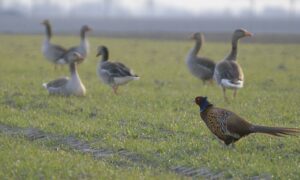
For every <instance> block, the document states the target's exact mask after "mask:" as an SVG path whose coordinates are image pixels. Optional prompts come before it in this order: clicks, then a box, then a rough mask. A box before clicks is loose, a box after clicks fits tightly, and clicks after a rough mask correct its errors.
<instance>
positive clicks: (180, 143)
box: [0, 35, 300, 179]
mask: <svg viewBox="0 0 300 180" xmlns="http://www.w3.org/2000/svg"><path fill="white" fill-rule="evenodd" d="M0 39H1V48H0V55H1V56H0V57H1V66H0V119H1V120H0V122H1V123H3V124H7V125H11V126H18V127H35V128H38V129H41V130H43V131H45V132H49V133H55V134H59V135H62V136H69V135H72V136H75V137H77V138H78V139H82V140H86V141H88V142H94V143H93V146H95V147H96V148H112V149H115V150H118V149H121V148H125V149H127V150H129V151H131V152H135V153H138V154H141V155H142V156H143V157H144V158H145V159H151V160H153V161H154V162H155V163H156V164H157V166H156V167H151V166H149V167H146V168H141V167H140V165H139V164H138V163H137V164H135V165H134V166H132V167H126V166H125V167H122V166H117V165H114V163H110V162H108V161H105V160H95V159H93V158H92V157H91V156H90V155H87V154H81V153H78V152H74V151H69V150H67V149H63V150H59V151H55V150H53V149H52V148H51V147H49V146H47V145H45V144H43V143H42V142H32V141H28V140H25V139H23V138H20V137H12V136H8V135H5V134H1V135H0V144H1V146H0V147H1V152H0V159H1V160H0V163H1V167H5V168H1V170H0V178H1V179H4V178H6V179H11V178H14V179H18V178H21V179H22V178H24V177H25V178H27V179H41V178H46V179H49V178H54V179H65V178H76V179H84V178H94V179H98V178H99V177H102V178H103V179H108V178H111V179H123V178H127V179H131V178H132V179H144V178H146V179H148V178H154V179H174V178H176V177H177V178H182V177H181V176H180V175H176V174H174V173H172V172H170V171H168V170H167V169H168V168H169V167H172V166H177V165H180V166H185V167H195V168H200V167H207V168H209V169H211V170H212V171H214V172H219V171H221V172H223V173H224V177H228V178H231V177H233V178H235V179H243V178H244V177H249V176H257V175H260V174H269V175H272V177H273V178H275V179H299V178H300V149H299V147H300V141H299V140H300V139H299V137H286V138H274V137H270V136H267V135H261V134H256V135H250V136H249V137H246V138H244V139H242V140H241V141H239V142H238V143H236V149H228V148H224V147H223V146H222V144H221V143H219V141H217V140H216V138H215V137H214V136H213V135H212V134H211V133H210V132H209V130H208V129H207V128H206V126H205V124H204V123H203V122H202V121H201V119H200V117H199V109H198V107H197V106H196V105H195V104H194V103H193V99H194V97H195V96H198V95H205V96H208V97H209V99H210V101H211V102H213V103H214V104H215V105H216V106H219V107H224V108H227V109H230V110H232V111H234V112H237V113H238V114H240V115H241V116H242V117H245V118H246V119H248V120H249V121H251V122H253V123H256V124H263V125H270V126H287V127H300V118H299V117H300V111H299V104H300V93H299V92H300V91H299V89H300V74H299V67H300V51H299V49H300V45H295V44H284V45H281V44H255V43H252V44H246V43H243V42H241V43H240V46H239V63H240V64H241V66H242V67H243V69H244V73H245V88H244V89H242V90H240V91H239V92H238V97H237V98H236V99H231V100H230V104H227V103H225V102H224V100H223V97H222V92H221V89H220V88H219V87H218V86H217V85H213V86H205V87H204V86H203V85H202V82H200V81H199V80H197V79H196V78H194V77H193V76H191V75H190V74H189V72H188V70H187V68H186V65H185V62H184V61H185V60H184V59H185V56H186V53H187V52H188V50H189V49H190V48H191V47H192V46H193V42H191V41H171V40H144V39H115V38H102V37H90V38H89V40H90V43H91V53H90V55H89V57H88V60H87V61H86V62H85V63H83V64H81V65H80V66H79V74H80V76H81V79H82V81H83V83H84V84H85V86H86V89H87V95H86V97H67V98H66V97H55V96H49V95H48V94H47V92H46V90H44V89H43V88H42V86H41V84H42V83H43V82H47V81H49V80H53V79H55V78H57V77H60V76H65V75H68V76H69V72H68V68H67V67H63V68H61V69H58V70H54V66H53V65H52V64H50V63H49V62H47V61H46V60H45V59H44V58H43V56H42V54H41V50H40V49H41V42H42V41H43V37H42V36H21V35H16V36H13V35H1V36H0ZM78 41H79V40H78V37H73V36H66V37H61V36H56V37H54V39H53V42H55V43H59V44H62V45H64V46H66V47H67V46H71V45H73V44H77V43H78ZM242 41H243V40H242ZM98 45H106V46H108V48H109V50H110V57H111V59H113V60H118V61H122V62H124V63H125V64H127V65H128V66H129V67H131V68H133V69H134V71H135V72H136V73H137V74H138V75H140V76H141V79H140V80H139V81H135V82H131V83H129V84H128V85H126V86H123V87H120V89H119V93H120V95H118V96H115V95H114V94H113V93H112V90H111V89H110V88H109V87H108V86H105V85H103V84H102V83H101V82H100V80H99V79H98V77H97V76H96V65H97V63H98V58H96V57H95V54H96V48H97V46H98ZM229 49H230V46H229V43H209V40H208V42H207V43H206V44H205V46H204V47H203V50H202V51H201V53H202V54H204V55H206V56H208V57H211V58H213V59H214V60H215V61H219V60H220V59H222V58H223V57H224V56H225V55H226V54H227V53H228V51H229ZM228 95H230V97H231V95H232V92H231V91H228ZM114 161H116V162H118V159H115V160H114Z"/></svg>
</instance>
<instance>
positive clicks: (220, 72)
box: [214, 29, 252, 101]
mask: <svg viewBox="0 0 300 180" xmlns="http://www.w3.org/2000/svg"><path fill="white" fill-rule="evenodd" d="M247 36H252V34H251V33H250V32H248V31H247V30H245V29H237V30H235V31H234V33H233V36H232V49H231V52H230V54H229V55H228V56H227V57H226V58H225V59H224V60H222V61H221V62H219V63H217V65H216V68H215V73H214V79H215V80H216V81H217V83H218V84H219V85H220V86H222V89H223V96H224V99H225V100H226V101H228V99H227V97H226V88H228V89H233V90H234V93H233V97H235V96H236V93H237V89H240V88H242V87H243V84H244V73H243V70H242V68H241V66H240V65H239V64H238V63H237V45H238V41H239V39H240V38H243V37H247Z"/></svg>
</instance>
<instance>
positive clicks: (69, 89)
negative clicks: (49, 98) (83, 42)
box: [43, 52, 86, 96]
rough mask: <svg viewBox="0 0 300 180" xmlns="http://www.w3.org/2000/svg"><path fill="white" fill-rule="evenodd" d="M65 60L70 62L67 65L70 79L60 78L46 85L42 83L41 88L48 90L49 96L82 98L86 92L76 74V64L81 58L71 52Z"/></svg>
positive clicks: (76, 53)
mask: <svg viewBox="0 0 300 180" xmlns="http://www.w3.org/2000/svg"><path fill="white" fill-rule="evenodd" d="M67 59H68V60H70V61H71V62H72V63H70V64H69V67H70V72H71V79H69V78H68V77H62V78H59V79H56V80H53V81H50V82H48V83H44V84H43V87H44V88H46V89H47V90H48V92H49V94H53V95H61V96H70V95H75V96H84V95H85V92H86V90H85V87H84V85H83V84H82V82H81V80H80V77H79V74H78V72H77V63H78V62H81V61H82V60H83V57H82V56H81V55H80V54H79V53H78V52H73V53H69V54H68V57H67Z"/></svg>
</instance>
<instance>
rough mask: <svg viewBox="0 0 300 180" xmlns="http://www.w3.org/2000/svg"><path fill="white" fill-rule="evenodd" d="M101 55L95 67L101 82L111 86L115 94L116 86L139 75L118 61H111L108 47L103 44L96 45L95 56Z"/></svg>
mask: <svg viewBox="0 0 300 180" xmlns="http://www.w3.org/2000/svg"><path fill="white" fill-rule="evenodd" d="M100 55H101V56H102V58H101V59H100V62H99V65H98V67H97V74H98V76H99V78H100V79H101V80H102V81H103V83H105V84H107V85H109V86H111V87H112V89H113V91H114V93H115V94H117V90H118V86H120V85H124V84H127V83H128V82H129V81H132V80H138V79H140V77H139V76H138V75H136V74H134V73H133V71H132V70H131V69H129V68H128V67H126V66H125V65H124V64H122V63H120V62H111V61H108V59H109V52H108V48H107V47H105V46H99V47H98V53H97V55H96V57H98V56H100Z"/></svg>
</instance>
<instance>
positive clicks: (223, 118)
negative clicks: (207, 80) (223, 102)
mask: <svg viewBox="0 0 300 180" xmlns="http://www.w3.org/2000/svg"><path fill="white" fill-rule="evenodd" d="M200 116H201V118H202V119H203V121H204V122H205V124H206V125H207V127H208V128H209V130H210V131H211V132H212V133H213V134H215V135H216V136H217V137H218V138H219V139H221V140H223V141H224V142H225V144H226V145H228V144H230V143H233V142H235V141H237V140H239V139H240V138H241V137H243V136H246V135H248V134H249V133H250V130H249V129H250V127H251V124H250V123H248V122H246V121H245V120H243V119H242V118H240V117H238V116H237V115H236V114H234V113H233V112H231V111H227V110H225V109H220V108H215V107H209V108H207V109H206V110H205V111H203V112H201V113H200ZM235 118H240V120H241V121H239V128H235V124H233V123H234V122H235V120H234V119H235Z"/></svg>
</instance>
